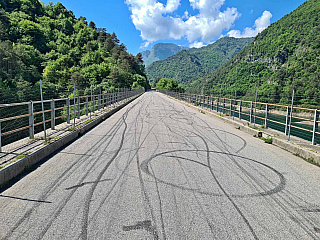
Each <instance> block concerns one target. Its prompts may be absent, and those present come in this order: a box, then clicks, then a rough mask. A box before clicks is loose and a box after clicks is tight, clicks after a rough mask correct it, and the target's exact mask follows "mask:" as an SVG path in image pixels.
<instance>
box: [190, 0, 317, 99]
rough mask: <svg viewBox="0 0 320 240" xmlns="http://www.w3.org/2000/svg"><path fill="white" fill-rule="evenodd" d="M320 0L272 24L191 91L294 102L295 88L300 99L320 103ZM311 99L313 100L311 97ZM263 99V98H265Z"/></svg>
mask: <svg viewBox="0 0 320 240" xmlns="http://www.w3.org/2000/svg"><path fill="white" fill-rule="evenodd" d="M319 16H320V0H308V1H306V2H305V3H303V4H302V5H300V6H299V7H298V8H297V9H296V10H294V11H293V12H291V13H290V14H287V15H286V16H284V17H283V18H281V19H280V20H279V21H277V22H275V23H273V24H271V25H270V26H269V27H268V28H267V29H265V30H264V31H262V32H261V33H260V34H258V35H257V36H256V37H255V39H254V42H252V43H251V44H250V45H249V46H247V47H246V48H244V49H243V50H242V51H241V52H240V53H239V54H238V55H236V56H235V57H234V58H233V59H232V60H231V61H229V62H228V63H226V64H225V65H223V66H222V67H220V68H219V69H218V70H217V71H215V72H213V73H211V74H208V75H206V76H204V77H203V78H200V79H198V80H197V81H195V82H194V83H193V84H192V85H191V87H190V90H191V91H193V92H194V91H198V92H199V91H201V89H204V90H205V91H207V92H208V91H210V92H211V93H219V92H220V89H221V86H223V87H222V90H223V91H224V92H225V94H230V93H232V92H234V91H235V90H236V91H237V95H238V96H239V97H241V96H252V95H254V92H255V90H256V89H257V90H258V94H259V95H260V96H261V97H263V98H264V99H265V100H264V101H269V102H270V101H274V102H280V103H284V104H286V103H289V102H288V101H290V100H288V99H289V97H288V96H291V94H292V90H293V89H294V90H295V93H296V96H297V98H296V99H295V101H301V102H300V103H301V104H307V103H308V104H310V105H312V104H313V105H319V99H320V67H319V66H320V58H319V56H320V17H319ZM308 99H312V101H313V102H311V100H308ZM262 100H263V99H261V101H262Z"/></svg>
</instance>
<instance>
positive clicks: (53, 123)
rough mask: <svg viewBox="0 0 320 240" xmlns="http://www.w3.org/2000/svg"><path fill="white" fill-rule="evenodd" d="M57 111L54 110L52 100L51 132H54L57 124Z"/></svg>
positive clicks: (52, 101)
mask: <svg viewBox="0 0 320 240" xmlns="http://www.w3.org/2000/svg"><path fill="white" fill-rule="evenodd" d="M55 118H56V111H55V110H54V99H52V100H51V130H54V126H55V122H56V119H55Z"/></svg>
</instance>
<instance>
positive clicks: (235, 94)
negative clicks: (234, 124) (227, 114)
mask: <svg viewBox="0 0 320 240" xmlns="http://www.w3.org/2000/svg"><path fill="white" fill-rule="evenodd" d="M236 105H237V90H235V93H234V106H236ZM235 114H236V107H235V109H234V111H233V117H232V119H233V120H234V115H235Z"/></svg>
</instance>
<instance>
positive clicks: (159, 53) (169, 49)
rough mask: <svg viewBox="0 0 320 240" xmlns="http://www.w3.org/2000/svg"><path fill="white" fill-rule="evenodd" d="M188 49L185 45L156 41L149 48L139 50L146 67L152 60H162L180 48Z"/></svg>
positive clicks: (180, 49)
mask: <svg viewBox="0 0 320 240" xmlns="http://www.w3.org/2000/svg"><path fill="white" fill-rule="evenodd" d="M186 49H188V48H187V47H182V46H178V45H176V44H173V43H157V44H155V45H154V46H153V47H152V48H151V50H150V51H149V50H146V51H143V52H141V54H142V59H143V62H144V64H145V66H146V67H148V66H149V65H150V64H152V63H153V62H156V61H159V60H164V59H166V58H168V57H170V56H172V55H174V54H176V53H178V52H180V51H182V50H186Z"/></svg>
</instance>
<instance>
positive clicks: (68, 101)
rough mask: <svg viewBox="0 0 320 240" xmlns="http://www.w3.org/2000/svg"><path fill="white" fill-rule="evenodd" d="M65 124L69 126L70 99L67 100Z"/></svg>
mask: <svg viewBox="0 0 320 240" xmlns="http://www.w3.org/2000/svg"><path fill="white" fill-rule="evenodd" d="M67 124H70V99H69V98H67Z"/></svg>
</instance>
